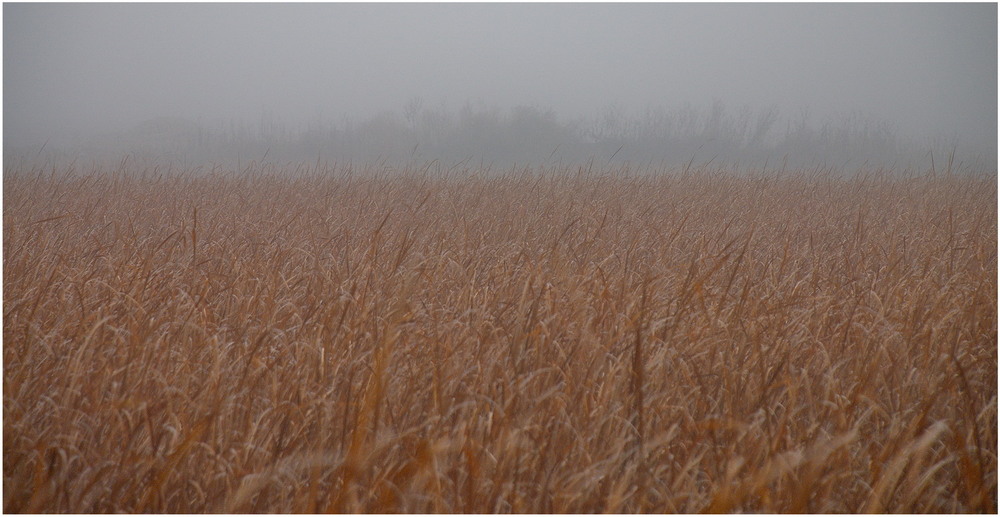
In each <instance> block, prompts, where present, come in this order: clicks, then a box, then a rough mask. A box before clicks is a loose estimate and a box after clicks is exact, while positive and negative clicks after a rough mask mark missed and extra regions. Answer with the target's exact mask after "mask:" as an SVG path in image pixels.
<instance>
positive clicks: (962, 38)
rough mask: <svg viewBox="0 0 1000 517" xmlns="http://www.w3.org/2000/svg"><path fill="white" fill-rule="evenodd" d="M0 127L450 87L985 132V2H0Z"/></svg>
mask: <svg viewBox="0 0 1000 517" xmlns="http://www.w3.org/2000/svg"><path fill="white" fill-rule="evenodd" d="M3 14H4V18H3V19H4V22H3V28H4V36H3V43H4V60H3V64H4V70H3V71H4V76H3V77H4V80H3V81H4V82H3V86H4V95H3V100H4V131H5V141H7V142H10V143H19V142H21V141H26V140H38V139H42V140H44V138H46V137H47V136H48V135H49V134H51V133H53V132H55V131H58V130H60V129H64V130H84V131H97V132H100V131H110V130H115V129H118V128H121V127H128V126H129V125H130V124H134V123H136V122H138V121H141V120H143V119H146V118H150V117H155V116H161V115H168V116H180V117H186V118H191V119H193V120H202V121H206V122H207V121H212V120H224V119H228V118H237V119H239V118H244V119H248V120H253V119H255V118H257V117H259V116H260V114H261V113H262V111H268V112H270V113H272V114H273V115H274V116H275V117H277V118H279V119H281V120H283V121H286V122H287V123H289V124H295V123H297V122H301V121H306V120H310V119H315V118H316V117H317V115H319V114H320V113H322V116H323V117H324V118H327V119H339V117H340V116H341V115H344V114H346V115H350V116H352V117H361V116H365V115H369V114H373V113H375V112H377V111H380V110H396V111H399V110H401V108H402V106H403V105H404V104H405V103H406V101H407V100H408V99H410V98H412V97H414V96H420V97H422V98H423V99H424V101H425V105H437V104H439V103H441V102H446V103H448V104H449V105H450V106H453V107H457V106H460V105H461V104H462V103H464V102H466V101H473V102H478V101H482V102H484V103H486V104H487V105H493V106H498V107H510V106H514V105H517V104H532V105H537V106H543V107H551V108H553V109H554V110H555V111H556V112H557V113H558V114H559V115H560V116H561V117H564V118H574V117H578V116H590V115H595V114H596V113H597V112H599V111H600V110H601V109H602V108H605V107H607V106H609V105H615V106H617V107H619V108H621V109H626V110H634V109H640V108H643V107H645V106H650V105H652V106H656V105H660V106H666V107H671V106H676V105H679V104H682V103H691V104H693V105H695V106H707V105H708V104H710V103H711V102H712V101H713V100H719V101H722V102H724V103H725V104H726V105H727V106H732V107H737V106H740V105H742V104H749V105H751V106H753V107H763V106H767V105H771V104H775V105H778V106H779V107H780V109H781V110H782V112H783V113H784V114H786V115H788V114H792V113H797V112H798V110H799V109H800V108H802V107H806V106H808V108H809V110H810V113H812V114H813V115H814V116H816V117H822V116H827V115H835V114H846V113H848V112H852V111H861V112H864V113H866V114H867V115H869V116H872V117H876V118H880V119H886V120H889V121H891V122H893V123H895V124H896V125H897V127H898V129H899V131H900V133H902V134H908V135H934V134H958V135H959V138H960V139H964V141H965V142H970V141H974V142H975V143H976V144H977V145H980V144H981V145H987V146H995V145H996V138H997V134H996V123H997V5H996V4H833V5H831V4H728V5H717V4H627V5H626V4H499V5H490V4H10V3H7V4H4V7H3Z"/></svg>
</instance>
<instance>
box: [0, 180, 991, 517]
mask: <svg viewBox="0 0 1000 517" xmlns="http://www.w3.org/2000/svg"><path fill="white" fill-rule="evenodd" d="M3 196H4V199H3V201H4V204H3V259H4V260H3V366H4V373H3V440H4V448H3V499H4V501H3V508H4V511H5V512H74V513H81V512H82V513H90V512H145V513H159V512H183V513H198V512H278V513H281V512H352V513H357V512H362V513H364V512H421V513H428V512H449V513H464V512H487V513H488V512H501V513H506V512H538V513H550V512H574V513H589V512H614V513H631V512H653V513H671V512H702V511H708V512H778V513H781V512H874V513H879V512H916V513H923V512H959V513H960V512H996V511H997V180H996V175H995V174H991V175H984V176H972V175H964V176H958V175H941V174H936V175H932V174H927V175H913V176H907V177H902V176H895V175H892V174H889V173H885V172H872V173H867V174H858V175H853V176H851V177H848V178H839V177H834V176H832V175H829V174H823V173H818V172H811V173H810V172H802V173H791V172H785V173H783V174H779V173H770V172H769V173H761V174H755V175H746V174H742V175H738V174H731V173H726V172H725V171H700V172H698V173H694V172H691V173H688V174H682V173H664V174H658V175H641V174H636V173H634V172H629V171H627V170H624V169H619V170H614V171H605V172H602V173H596V172H587V171H579V170H570V169H566V170H546V171H530V170H523V171H516V170H512V171H511V172H509V173H506V174H499V175H497V174H492V175H491V174H481V173H475V172H469V173H466V174H452V175H450V176H448V177H442V176H439V175H435V174H432V173H430V172H427V171H426V170H424V171H420V170H409V171H402V172H393V173H389V172H377V171H373V170H368V171H365V170H360V169H358V170H354V171H350V170H345V169H335V170H320V171H315V170H311V169H309V168H305V167H299V168H298V169H291V170H288V171H284V172H282V171H280V170H278V169H277V168H276V167H273V166H272V167H257V168H251V169H248V170H247V171H244V172H221V171H218V170H217V171H214V172H202V173H194V172H188V173H177V172H170V173H163V172H161V171H158V170H151V169H147V170H139V169H133V168H130V167H129V166H127V165H125V164H123V167H122V168H121V169H120V170H117V171H107V172H86V173H84V172H71V171H68V170H61V169H53V170H47V171H41V170H35V171H32V170H10V169H9V170H7V171H5V174H4V179H3Z"/></svg>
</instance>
